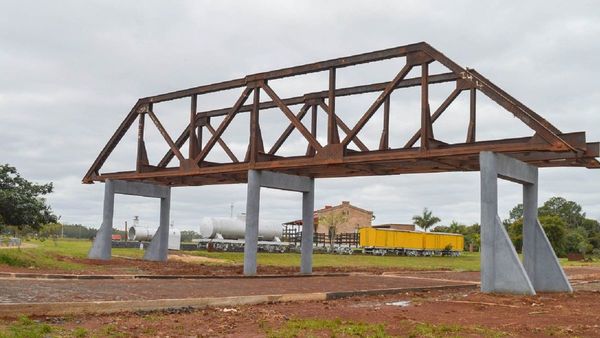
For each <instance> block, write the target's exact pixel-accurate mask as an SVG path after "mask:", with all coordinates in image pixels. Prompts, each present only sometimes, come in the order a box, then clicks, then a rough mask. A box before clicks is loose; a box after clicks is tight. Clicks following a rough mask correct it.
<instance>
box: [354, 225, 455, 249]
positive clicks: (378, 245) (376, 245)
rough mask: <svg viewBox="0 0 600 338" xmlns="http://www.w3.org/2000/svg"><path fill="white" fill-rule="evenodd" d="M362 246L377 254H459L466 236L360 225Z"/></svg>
mask: <svg viewBox="0 0 600 338" xmlns="http://www.w3.org/2000/svg"><path fill="white" fill-rule="evenodd" d="M359 235H360V246H361V247H362V249H363V252H364V253H367V254H374V255H382V256H383V255H387V254H392V255H406V256H436V255H438V256H439V255H444V256H459V255H460V253H461V252H462V251H463V248H464V245H465V239H464V236H463V235H460V234H450V233H442V232H420V231H407V230H394V229H376V228H370V227H369V228H360V229H359Z"/></svg>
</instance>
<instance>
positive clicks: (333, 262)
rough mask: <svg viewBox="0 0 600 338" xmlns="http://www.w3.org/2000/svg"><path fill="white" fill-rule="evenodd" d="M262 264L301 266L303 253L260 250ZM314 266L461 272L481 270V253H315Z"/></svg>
mask: <svg viewBox="0 0 600 338" xmlns="http://www.w3.org/2000/svg"><path fill="white" fill-rule="evenodd" d="M186 253H187V254H190V255H198V256H203V257H210V258H218V259H225V260H227V261H231V262H233V263H236V264H242V263H243V262H244V254H243V253H242V252H206V251H188V252H186ZM257 259H258V264H259V265H271V266H280V267H286V266H299V265H300V254H297V253H283V254H272V253H262V252H261V253H259V254H258V258H257ZM313 266H314V267H328V266H335V267H377V268H403V269H414V270H437V269H451V270H460V271H478V270H479V254H478V253H468V252H466V253H463V254H462V255H461V256H459V257H405V256H372V255H331V254H314V255H313Z"/></svg>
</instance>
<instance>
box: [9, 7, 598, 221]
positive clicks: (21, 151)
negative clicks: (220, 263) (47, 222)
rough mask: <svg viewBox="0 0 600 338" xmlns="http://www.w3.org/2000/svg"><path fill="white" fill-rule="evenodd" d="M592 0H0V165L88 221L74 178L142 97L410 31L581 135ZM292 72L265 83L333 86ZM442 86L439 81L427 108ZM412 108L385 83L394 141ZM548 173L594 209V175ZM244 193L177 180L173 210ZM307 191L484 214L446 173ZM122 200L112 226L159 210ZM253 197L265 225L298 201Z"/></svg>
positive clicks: (473, 193) (405, 217)
mask: <svg viewBox="0 0 600 338" xmlns="http://www.w3.org/2000/svg"><path fill="white" fill-rule="evenodd" d="M599 7H600V6H599V5H598V4H597V3H596V2H593V1H580V2H576V3H573V2H569V3H566V2H558V1H550V2H548V1H543V2H542V1H533V2H528V3H524V4H516V3H515V4H509V3H506V2H503V1H492V2H485V3H483V2H478V1H458V2H452V3H450V2H433V1H401V2H398V1H379V2H361V1H344V2H343V5H341V4H340V3H338V2H322V1H286V2H281V1H254V2H247V3H246V2H234V1H203V2H197V1H179V2H161V1H144V2H142V3H139V2H124V1H108V2H107V1H90V2H85V3H83V2H80V1H66V2H61V5H60V6H56V4H51V3H47V4H46V3H40V2H30V1H19V2H12V3H7V2H5V3H3V4H2V5H0V11H1V12H2V13H3V14H2V16H0V46H2V48H1V49H0V74H2V75H1V76H2V81H0V162H8V163H10V164H11V165H14V166H17V167H18V169H19V170H20V171H21V172H22V174H23V175H25V176H26V177H29V178H32V179H34V180H38V181H43V182H46V181H53V182H55V188H56V189H55V190H56V192H55V193H54V194H53V195H52V196H50V198H49V201H50V203H51V204H52V206H53V208H54V210H56V212H57V213H58V214H60V215H62V219H63V220H65V221H68V222H73V223H83V224H86V225H97V224H98V223H99V222H100V218H101V205H102V192H103V189H102V188H103V186H102V185H101V184H95V185H81V183H80V179H81V177H82V176H83V174H84V173H85V171H86V170H87V168H88V166H89V165H90V164H91V163H92V161H93V160H94V158H95V157H96V156H97V154H98V153H99V151H100V149H101V148H102V147H103V146H104V144H105V142H106V141H107V140H108V139H109V137H110V136H111V135H112V133H113V132H114V130H115V129H116V127H117V126H118V124H119V123H120V122H121V120H122V119H123V118H124V116H125V114H126V113H127V112H128V111H129V109H130V108H131V106H132V105H133V104H134V103H135V101H136V99H137V98H138V97H143V96H149V95H153V94H157V93H161V92H166V91H170V90H177V89H182V88H188V87H192V86H196V85H200V84H207V83H211V82H217V81H223V80H228V79H232V78H237V77H240V76H244V75H246V74H250V73H255V72H260V71H265V70H270V69H277V68H281V67H287V66H293V65H297V64H302V63H307V62H313V61H318V60H323V59H328V58H334V57H339V56H344V55H351V54H355V53H361V52H366V51H370V50H375V49H382V48H389V47H392V46H397V45H403V44H408V43H413V42H418V41H427V42H429V43H430V44H432V45H433V46H434V47H436V48H437V49H439V50H441V51H442V52H444V53H445V54H446V55H447V56H449V57H450V58H452V59H454V60H455V61H457V62H458V63H459V64H461V65H463V66H469V67H474V68H477V69H478V71H480V72H481V73H483V74H484V75H486V76H487V77H488V78H490V79H491V80H492V81H493V82H495V83H496V84H498V85H500V86H501V87H503V88H504V89H505V90H506V91H508V92H509V93H511V94H513V95H514V96H515V97H517V98H518V99H519V100H521V101H523V102H524V103H525V104H527V105H528V106H530V107H531V108H532V109H534V110H535V111H537V112H538V113H539V114H541V115H542V116H544V117H545V118H546V119H548V120H549V121H551V122H553V123H554V124H555V125H557V126H558V127H559V128H560V129H561V130H564V131H580V130H582V131H587V136H588V139H590V140H600V130H599V129H598V128H597V127H596V126H598V125H600V115H598V114H597V111H596V107H598V106H600V95H599V94H598V91H597V88H596V87H597V85H596V82H597V80H596V78H595V77H594V76H593V75H594V74H599V73H600V69H599V67H600V66H599V65H598V63H597V61H596V59H597V55H598V54H599V52H600V46H599V45H598V44H595V43H593V41H595V40H596V37H597V36H598V34H599V33H600V24H599V22H600V10H599V9H600V8H599ZM390 65H391V64H390ZM390 67H391V68H387V69H385V68H377V67H373V68H364V70H363V71H358V72H357V73H355V74H351V73H350V70H348V72H346V70H343V71H340V74H339V79H340V81H344V83H346V82H348V83H349V84H350V83H355V82H357V81H382V80H384V79H387V78H391V77H392V76H393V74H391V73H390V72H392V71H393V69H394V68H393V67H394V66H393V65H391V66H390ZM367 69H368V70H367ZM390 69H392V70H390ZM325 79H326V77H325ZM299 80H301V81H298V82H296V83H294V84H288V85H284V84H282V85H281V86H278V85H277V84H276V83H275V82H273V87H274V88H275V87H276V88H277V91H278V92H282V93H283V92H290V93H294V92H297V91H302V90H303V88H311V89H310V90H316V89H319V88H321V89H325V88H324V87H322V86H326V81H322V78H320V77H318V76H317V77H315V78H310V79H309V78H306V79H299ZM313 88H314V89H313ZM233 95H235V93H233V94H232V95H230V96H232V97H233ZM442 95H443V91H441V90H440V96H439V97H436V98H435V99H434V100H432V101H435V102H432V106H435V104H434V103H437V104H439V102H441V100H442V99H443V97H442ZM217 99H218V98H217V97H215V98H213V99H211V100H210V101H207V102H201V104H206V105H207V106H209V105H216V107H220V106H227V104H230V101H231V100H234V99H235V98H230V99H229V101H226V102H225V101H224V100H225V99H224V98H223V97H221V98H220V99H221V101H216V100H217ZM370 99H371V100H372V98H370ZM207 100H208V99H207ZM216 102H221V103H218V104H217V103H216ZM222 102H225V103H222ZM369 103H370V102H369V98H368V97H366V96H365V97H364V98H356V99H355V101H348V102H347V103H343V102H342V101H341V100H340V104H339V105H338V111H339V112H343V113H344V117H345V118H347V119H348V120H349V121H356V120H357V119H358V118H359V116H360V113H361V110H364V109H366V107H368V105H369ZM186 106H187V103H185V102H184V103H183V104H181V105H179V106H178V105H177V104H175V103H174V104H173V105H164V108H163V109H161V110H160V112H159V113H160V115H159V117H160V118H161V120H163V123H164V124H165V126H166V127H167V129H168V130H170V131H171V132H172V133H173V134H176V133H177V132H178V131H177V128H178V127H179V128H180V126H181V125H182V124H181V123H185V120H186V119H187V111H186V110H184V111H181V110H180V109H181V108H180V107H186ZM356 107H361V109H356ZM295 109H297V107H295V108H294V110H295ZM415 109H418V101H416V100H415V99H414V98H412V99H410V97H409V96H408V95H406V96H403V95H400V94H398V95H394V98H393V100H392V126H393V130H392V136H393V137H394V138H395V141H396V142H397V143H401V141H404V140H405V139H407V138H408V136H407V135H408V134H410V133H412V132H413V130H414V129H415V126H416V125H418V121H416V122H415V121H413V120H414V119H415V118H416V115H415ZM453 109H454V110H452V111H448V112H447V113H448V114H449V115H448V116H447V117H445V118H442V119H440V120H439V123H440V124H439V126H438V127H435V128H437V129H438V131H439V135H442V136H444V137H448V138H453V139H454V138H456V139H461V138H464V132H465V131H464V123H463V122H461V121H459V119H460V118H461V117H463V116H464V111H463V110H464V104H461V103H460V102H457V105H456V106H455V107H454V108H453ZM479 111H480V114H481V115H480V117H479V121H481V123H482V124H481V133H482V134H483V133H485V134H488V135H490V136H498V135H500V136H503V135H504V134H505V133H517V132H518V130H516V129H515V127H514V126H515V124H516V123H518V121H516V120H515V119H512V118H508V119H502V118H497V117H496V116H497V115H498V112H499V110H498V108H497V107H496V106H495V105H492V104H491V103H488V104H482V106H481V108H480V110H479ZM275 114H277V113H275V112H273V113H271V112H268V113H267V112H265V113H264V114H263V115H262V117H261V119H262V121H261V122H262V123H264V126H265V127H264V128H265V129H268V130H265V138H266V139H265V142H266V144H267V145H270V144H272V143H273V141H274V139H275V138H276V137H278V135H279V133H280V130H283V128H284V127H285V123H284V124H283V126H282V125H281V124H280V123H282V122H281V121H283V122H285V119H278V118H275V117H272V118H268V117H269V116H275ZM450 114H452V115H450ZM182 121H183V122H182ZM278 121H279V122H278ZM484 121H485V122H484ZM374 122H377V121H374ZM486 122H487V126H486V125H485V124H486ZM214 124H215V125H216V122H215V123H214ZM147 125H148V128H152V125H151V123H147ZM243 126H244V124H243V123H240V127H236V129H235V132H234V133H233V135H227V137H228V141H229V142H231V143H232V144H234V145H235V146H234V151H236V153H238V154H239V153H243V152H244V151H243V150H244V149H243V146H242V144H244V142H246V139H247V131H246V130H245V128H244V127H243ZM379 128H380V125H379V124H376V123H373V124H369V125H367V126H366V127H365V129H364V131H363V133H361V136H362V137H364V138H365V140H364V141H365V142H366V143H367V144H369V145H373V144H376V143H377V137H378V135H379V134H378V129H379ZM244 133H246V134H244ZM369 135H371V136H369ZM436 135H437V134H436ZM148 136H149V138H150V139H149V140H148V145H149V147H150V146H151V147H152V149H151V150H149V152H150V155H151V158H157V157H159V156H161V154H162V152H164V151H166V149H167V148H166V147H167V146H166V144H165V143H164V140H162V139H161V138H160V135H158V133H155V132H148ZM267 139H268V140H267ZM400 139H402V140H401V141H399V140H400ZM304 146H305V143H302V142H293V140H290V143H289V144H286V146H285V147H286V148H285V149H283V150H282V151H285V152H289V153H294V152H303V151H304ZM160 147H162V148H160ZM133 149H135V147H134V145H133V143H129V144H124V145H123V149H122V150H123V151H122V152H119V150H117V151H116V152H115V156H114V158H112V160H111V161H112V162H111V164H109V163H107V167H110V165H114V166H115V167H117V166H121V167H126V166H129V165H131V164H132V159H131V158H130V157H127V151H132V150H133ZM541 172H542V174H541V176H540V177H541V191H540V199H541V200H544V199H546V198H548V197H550V196H552V195H563V196H565V197H567V198H570V199H573V200H575V201H578V202H579V203H581V204H582V205H583V206H584V209H585V210H586V211H587V212H588V215H590V216H592V217H596V218H600V194H598V191H599V190H600V183H599V182H600V180H599V178H600V171H591V170H583V169H573V168H566V169H542V170H541ZM501 187H502V188H501V192H502V193H503V195H502V199H501V203H500V207H501V209H503V210H504V211H503V212H506V211H507V210H508V209H509V208H510V207H512V205H513V204H514V203H516V202H518V201H519V198H520V196H519V194H520V192H519V190H518V188H516V187H513V186H511V185H506V186H505V185H502V186H501ZM245 195H246V192H245V186H244V185H232V186H205V187H193V188H177V189H175V190H174V193H173V202H172V208H173V210H172V216H173V217H172V218H173V219H174V220H175V222H176V224H178V225H181V226H182V227H190V228H191V227H193V226H195V225H196V224H197V223H198V220H199V219H200V218H202V217H204V216H212V215H215V216H218V215H227V214H228V213H229V204H230V203H234V205H235V209H236V211H237V212H241V211H243V209H244V208H245ZM316 199H317V200H316V203H315V205H316V206H317V207H320V206H322V205H324V204H334V203H338V202H339V201H341V200H350V201H352V202H353V203H355V204H356V205H359V206H361V207H364V208H366V209H370V210H373V211H374V212H375V215H376V216H377V220H376V221H377V222H406V221H409V220H410V219H411V217H412V215H414V214H416V213H419V212H420V211H421V210H422V208H423V207H429V208H431V209H433V211H434V213H435V214H437V215H438V216H440V217H441V218H442V219H443V221H444V222H450V221H451V220H457V221H461V222H464V223H472V222H476V221H478V218H479V177H478V175H477V173H449V174H435V175H434V174H431V175H405V176H396V177H370V178H350V179H326V180H318V181H317V192H316ZM117 201H118V206H117V208H116V216H115V225H118V224H122V223H123V222H124V221H125V220H130V219H131V218H132V217H133V216H134V215H140V216H141V217H142V219H144V220H147V221H148V222H156V221H157V219H158V216H157V215H158V213H157V203H156V201H151V200H147V199H141V198H132V197H123V198H121V197H120V198H119V199H117ZM262 206H263V208H262V210H261V211H262V214H261V217H262V218H263V219H264V221H265V222H280V221H284V220H289V219H292V218H298V217H299V214H300V209H299V208H300V197H299V196H297V194H293V193H285V192H277V191H267V190H265V192H264V194H263V201H262Z"/></svg>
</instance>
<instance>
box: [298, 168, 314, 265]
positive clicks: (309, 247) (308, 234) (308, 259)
mask: <svg viewBox="0 0 600 338" xmlns="http://www.w3.org/2000/svg"><path fill="white" fill-rule="evenodd" d="M314 211H315V180H314V179H311V180H310V189H309V191H307V192H303V193H302V244H301V249H300V250H301V258H300V261H301V263H300V273H303V274H311V273H312V255H313V235H314V231H315V228H314V224H313V223H314Z"/></svg>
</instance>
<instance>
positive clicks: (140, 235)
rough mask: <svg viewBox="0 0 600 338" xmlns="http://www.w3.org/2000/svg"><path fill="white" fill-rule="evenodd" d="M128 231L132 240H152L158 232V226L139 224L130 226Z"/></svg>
mask: <svg viewBox="0 0 600 338" xmlns="http://www.w3.org/2000/svg"><path fill="white" fill-rule="evenodd" d="M127 232H128V233H129V240H130V241H151V240H152V237H154V234H155V233H156V228H147V227H140V226H137V227H131V228H129V230H128V231H127Z"/></svg>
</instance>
